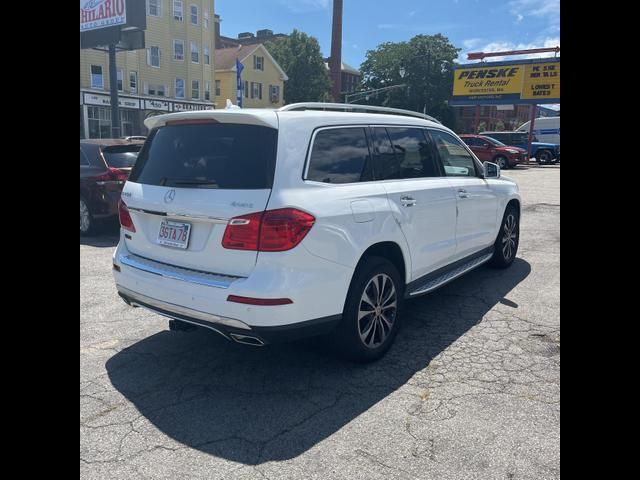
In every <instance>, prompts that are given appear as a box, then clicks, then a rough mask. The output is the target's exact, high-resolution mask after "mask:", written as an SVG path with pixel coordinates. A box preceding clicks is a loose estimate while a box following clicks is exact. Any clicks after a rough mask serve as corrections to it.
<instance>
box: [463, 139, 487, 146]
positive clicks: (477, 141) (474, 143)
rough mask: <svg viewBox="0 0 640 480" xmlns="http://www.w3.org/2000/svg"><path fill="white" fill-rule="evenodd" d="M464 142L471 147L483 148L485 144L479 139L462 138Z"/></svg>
mask: <svg viewBox="0 0 640 480" xmlns="http://www.w3.org/2000/svg"><path fill="white" fill-rule="evenodd" d="M462 141H463V142H464V143H466V144H467V145H469V146H470V147H479V146H482V143H483V142H481V141H480V139H479V138H476V137H462Z"/></svg>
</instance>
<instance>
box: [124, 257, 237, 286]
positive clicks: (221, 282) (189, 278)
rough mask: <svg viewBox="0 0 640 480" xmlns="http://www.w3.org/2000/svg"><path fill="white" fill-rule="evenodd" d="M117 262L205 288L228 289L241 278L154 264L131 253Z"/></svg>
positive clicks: (164, 264) (154, 262)
mask: <svg viewBox="0 0 640 480" xmlns="http://www.w3.org/2000/svg"><path fill="white" fill-rule="evenodd" d="M118 261H119V262H120V263H121V264H122V265H126V266H128V267H131V268H136V269H138V270H142V271H144V272H148V273H153V274H154V275H160V276H162V277H165V278H171V279H173V280H180V281H182V282H188V283H195V284H198V285H206V286H207V287H215V288H229V286H230V285H231V284H232V283H233V282H234V281H236V280H238V279H239V278H242V277H233V276H230V275H221V274H217V273H207V272H199V271H197V270H190V269H188V268H182V267H176V266H174V265H168V264H166V263H161V262H156V261H155V260H150V259H148V258H144V257H140V256H138V255H134V254H132V253H130V254H127V255H119V256H118Z"/></svg>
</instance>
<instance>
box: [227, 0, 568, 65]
mask: <svg viewBox="0 0 640 480" xmlns="http://www.w3.org/2000/svg"><path fill="white" fill-rule="evenodd" d="M331 8H332V0H215V11H216V13H217V14H219V15H220V17H221V18H222V23H221V33H222V35H224V36H228V37H236V36H237V35H238V33H240V32H245V31H249V32H254V33H255V31H256V30H258V29H261V28H268V29H271V30H273V31H274V32H276V33H290V32H291V31H292V30H293V29H294V28H297V29H298V30H302V31H304V32H306V33H308V34H310V35H313V36H314V37H316V38H317V39H318V40H319V41H320V47H321V49H322V53H323V55H324V56H329V52H330V47H331ZM436 33H442V34H443V35H445V36H447V37H448V38H449V40H450V41H451V43H453V45H455V46H456V47H459V48H462V52H461V55H460V57H459V61H460V63H466V55H465V54H466V53H467V52H471V51H485V52H491V51H493V52H495V51H501V50H512V49H525V48H539V47H554V46H556V45H560V0H503V1H500V0H393V1H385V0H344V18H343V32H342V42H343V44H342V59H343V61H344V62H345V63H348V64H349V65H352V66H354V67H356V68H358V67H359V66H360V64H361V63H362V61H363V60H364V59H365V56H366V52H367V50H370V49H374V48H376V46H377V45H379V44H380V43H382V42H388V41H391V42H399V41H403V40H409V39H410V38H411V37H413V36H415V35H418V34H436ZM551 55H552V54H551ZM519 58H525V57H519Z"/></svg>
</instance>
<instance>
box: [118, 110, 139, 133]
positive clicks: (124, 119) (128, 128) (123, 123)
mask: <svg viewBox="0 0 640 480" xmlns="http://www.w3.org/2000/svg"><path fill="white" fill-rule="evenodd" d="M136 113H137V112H136V111H135V110H122V109H121V110H120V129H121V130H120V131H121V132H122V136H123V137H128V136H130V135H135V134H136V133H135V124H136Z"/></svg>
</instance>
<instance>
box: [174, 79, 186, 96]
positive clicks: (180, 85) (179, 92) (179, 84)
mask: <svg viewBox="0 0 640 480" xmlns="http://www.w3.org/2000/svg"><path fill="white" fill-rule="evenodd" d="M176 98H184V78H176Z"/></svg>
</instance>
